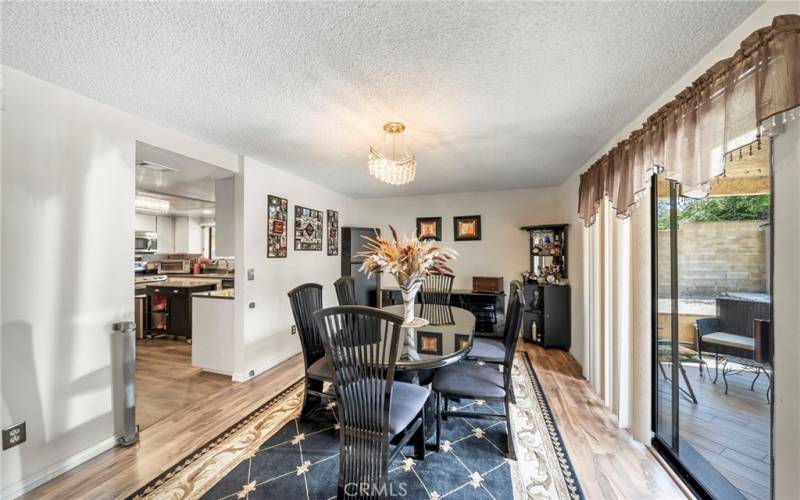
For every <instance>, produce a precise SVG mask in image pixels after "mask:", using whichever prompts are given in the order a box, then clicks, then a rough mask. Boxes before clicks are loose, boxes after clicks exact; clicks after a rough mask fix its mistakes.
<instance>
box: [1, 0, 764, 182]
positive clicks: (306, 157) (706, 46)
mask: <svg viewBox="0 0 800 500" xmlns="http://www.w3.org/2000/svg"><path fill="white" fill-rule="evenodd" d="M759 3H760V2H738V1H726V2H713V1H707V2H582V3H573V2H519V3H517V2H511V3H508V2H491V3H489V2H466V3H460V2H458V3H454V2H430V3H423V2H324V3H323V2H320V3H308V2H297V3H295V2H286V3H283V2H282V3H263V2H249V3H237V2H214V3H192V2H189V3H181V2H178V3H169V2H163V3H162V2H153V3H151V2H140V3H139V2H137V3H132V2H131V3H129V2H114V3H105V2H101V3H93V2H86V3H73V2H55V3H41V2H20V3H15V2H3V4H2V21H3V27H2V51H3V52H2V54H3V58H4V60H3V63H4V64H6V65H9V66H11V67H14V68H17V69H19V70H22V71H24V72H26V73H29V74H31V75H34V76H36V77H39V78H42V79H44V80H47V81H50V82H53V83H55V84H57V85H59V86H62V87H65V88H68V89H70V90H74V91H76V92H78V93H81V94H84V95H87V96H89V97H92V98H94V99H97V100H99V101H102V102H104V103H107V104H110V105H112V106H114V107H117V108H120V109H122V110H125V111H128V112H131V113H133V114H136V115H139V116H141V117H143V118H146V119H148V120H151V121H153V122H155V123H158V124H160V125H163V126H166V127H168V128H171V129H174V130H176V131H180V132H184V133H186V134H189V135H191V136H193V137H195V138H197V139H200V140H202V141H205V142H207V143H209V144H213V145H217V146H220V147H222V148H224V149H226V150H229V151H231V152H235V153H240V154H246V155H249V156H252V157H254V158H256V159H259V160H261V161H263V162H265V163H268V164H271V165H274V166H276V167H278V168H282V169H284V170H287V171H289V172H292V173H294V174H296V175H299V176H301V177H305V178H308V179H311V180H314V181H316V182H318V183H320V184H323V185H327V186H329V187H331V188H333V189H335V190H337V191H340V192H342V193H345V194H348V195H351V196H354V197H376V196H390V195H405V194H418V193H437V192H458V191H473V190H484V189H506V188H519V187H534V186H553V185H557V184H559V183H561V182H562V181H564V180H565V179H566V178H567V177H568V176H569V175H570V174H572V173H573V172H574V171H575V170H577V169H578V168H579V167H580V166H581V165H582V164H584V163H585V162H586V161H588V160H590V159H591V158H590V157H591V156H592V155H593V154H594V153H595V152H596V151H597V149H598V148H600V147H601V146H602V145H603V144H604V143H605V142H607V141H608V140H609V139H610V138H611V137H612V136H613V134H614V133H615V132H617V131H618V130H619V129H620V128H621V127H622V126H624V125H625V124H626V123H628V122H629V121H630V120H631V119H633V118H634V117H635V116H636V115H637V114H638V112H640V111H641V110H642V109H643V108H644V107H645V106H646V105H647V104H649V103H650V102H652V100H653V99H655V98H656V97H658V95H659V94H660V93H661V92H663V90H664V89H666V88H667V87H668V86H669V85H670V84H671V83H672V82H674V81H675V80H676V79H677V78H678V77H680V76H681V75H683V74H684V73H685V72H686V71H688V70H689V68H691V67H692V66H693V65H694V64H695V63H696V62H697V61H698V60H699V59H700V58H701V57H702V56H703V55H704V54H705V53H707V52H708V51H709V50H710V49H711V48H713V47H714V46H715V45H716V44H717V43H718V42H719V41H720V40H721V39H722V38H724V36H725V35H726V34H727V33H729V32H730V31H731V30H732V29H733V28H734V27H735V26H737V25H738V24H739V23H740V22H741V21H742V20H744V18H745V17H747V16H748V15H749V14H750V13H751V12H752V11H753V10H754V9H755V8H756V7H757V6H758V5H759ZM391 120H399V121H403V122H405V123H406V125H407V132H406V137H407V140H408V143H409V146H410V149H411V150H412V151H413V152H414V153H416V155H417V161H418V168H417V179H416V181H415V182H413V183H412V184H410V185H408V186H404V187H394V186H389V185H386V184H382V183H380V182H378V181H377V180H375V179H372V178H371V177H370V176H369V174H368V172H367V154H368V148H369V145H370V144H371V143H377V142H378V141H379V140H380V139H381V137H382V129H381V127H382V125H383V123H384V122H386V121H391Z"/></svg>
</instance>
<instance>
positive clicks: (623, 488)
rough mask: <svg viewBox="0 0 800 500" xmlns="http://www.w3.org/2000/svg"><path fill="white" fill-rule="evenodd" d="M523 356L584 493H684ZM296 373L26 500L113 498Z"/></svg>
mask: <svg viewBox="0 0 800 500" xmlns="http://www.w3.org/2000/svg"><path fill="white" fill-rule="evenodd" d="M521 348H522V349H525V350H527V351H528V352H529V353H530V354H531V355H532V359H533V362H534V366H535V368H536V372H537V374H538V376H539V379H540V381H541V383H542V386H543V388H544V390H545V393H546V394H547V397H548V400H549V401H550V404H551V406H552V409H553V414H554V416H555V418H556V421H557V423H558V426H559V428H560V429H561V434H562V435H563V437H564V441H565V442H566V446H567V448H568V450H569V453H570V456H571V457H572V461H573V463H574V465H575V469H576V472H577V474H578V477H579V479H580V481H581V485H582V486H583V489H584V491H585V493H586V496H587V498H590V499H594V498H603V499H607V498H619V499H634V498H635V499H644V498H658V499H667V498H685V496H684V494H683V492H682V490H681V489H680V488H678V486H677V485H676V484H675V483H674V482H673V480H672V478H671V476H670V475H669V474H668V473H667V471H666V470H664V469H663V468H662V467H661V465H660V464H659V463H658V462H657V461H656V459H655V458H654V457H653V455H652V454H651V453H650V452H649V451H648V450H647V449H646V448H645V447H644V446H642V445H641V444H639V443H636V442H635V441H633V439H632V438H631V437H630V436H629V435H628V433H627V432H625V431H621V430H619V429H617V427H616V425H615V423H614V419H613V417H612V415H611V414H610V413H609V412H608V411H607V410H606V409H605V408H604V407H603V404H602V402H601V401H600V400H599V398H598V397H597V396H596V395H595V394H594V393H593V392H592V390H591V387H590V386H589V384H588V383H587V382H586V380H584V379H583V378H582V377H581V375H580V367H579V366H578V364H577V363H576V362H575V360H574V359H573V358H572V356H570V355H569V354H568V353H565V352H562V351H558V350H544V349H541V348H538V347H534V346H532V345H524V346H522V347H521ZM302 374H303V369H302V358H301V357H300V356H295V357H293V358H291V359H289V360H287V361H285V362H283V363H281V364H280V365H278V366H276V367H274V368H273V369H271V370H269V371H268V372H266V373H264V374H261V375H259V376H258V377H256V378H254V379H252V380H250V381H248V382H245V383H242V384H233V385H232V386H230V387H226V388H225V389H223V390H221V391H219V392H218V393H215V394H212V395H210V396H207V397H205V398H202V399H200V400H198V401H195V402H194V403H192V404H190V405H189V406H187V407H185V408H183V409H181V410H178V411H177V412H176V413H174V414H173V415H172V416H171V417H170V418H168V419H166V420H162V421H160V422H157V423H155V424H153V425H152V426H150V427H149V428H147V429H145V430H144V431H143V432H142V433H141V441H140V442H139V443H138V444H137V445H135V446H133V447H130V448H121V447H118V448H115V449H113V450H110V451H108V452H106V453H104V454H102V455H100V456H98V457H97V458H95V459H94V460H91V461H90V462H87V463H85V464H83V465H81V466H80V467H78V468H76V469H73V470H72V471H70V472H68V473H66V474H64V475H62V476H60V477H58V478H56V479H55V480H53V481H50V482H49V483H47V484H45V485H42V486H41V487H39V488H37V489H36V490H34V491H33V492H31V493H30V494H29V495H28V497H29V498H92V499H102V498H119V497H123V496H125V495H128V494H130V493H132V492H134V491H135V490H136V489H138V488H139V487H141V486H143V485H144V484H145V483H147V482H148V481H149V480H150V479H151V478H153V477H155V476H157V475H158V474H159V473H160V472H162V471H163V470H165V469H167V468H168V467H170V466H171V465H172V464H174V463H175V462H177V461H178V460H179V459H181V458H182V457H184V456H185V455H187V454H188V453H190V452H191V451H194V450H195V449H196V448H197V447H199V446H201V445H202V444H204V443H205V442H206V441H208V440H209V439H211V438H213V437H214V436H216V435H217V434H219V433H220V432H222V431H223V430H225V429H227V428H228V427H229V426H231V425H232V424H233V423H235V422H236V421H237V420H238V419H239V418H241V417H242V416H243V415H245V414H247V413H248V412H250V411H252V410H253V409H255V408H256V407H258V406H259V405H260V404H261V403H263V402H264V401H266V400H268V399H269V398H271V397H273V396H275V395H276V394H277V393H279V392H280V391H281V390H282V389H284V388H285V387H287V386H288V385H289V384H291V383H292V382H294V381H295V380H297V379H298V378H299V377H301V376H302Z"/></svg>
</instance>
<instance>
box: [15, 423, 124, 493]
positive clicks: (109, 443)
mask: <svg viewBox="0 0 800 500" xmlns="http://www.w3.org/2000/svg"><path fill="white" fill-rule="evenodd" d="M119 438H120V436H117V435H114V436H111V437H108V438H106V439H104V440H102V441H100V442H99V443H97V444H95V445H93V446H90V447H89V448H86V449H85V450H83V451H81V452H80V453H76V454H75V455H72V456H71V457H67V458H65V459H64V460H61V461H60V462H56V463H54V464H53V465H50V466H49V467H45V468H44V469H42V470H40V471H39V472H37V473H35V474H31V475H30V476H28V477H26V478H25V479H23V480H22V481H19V482H17V483H14V484H10V485H8V486H6V487H5V488H3V491H2V492H1V493H0V498H4V499H5V498H17V497H19V496H21V495H24V494H25V493H28V492H29V491H31V490H33V489H34V488H36V487H38V486H41V485H43V484H44V483H46V482H47V481H50V480H51V479H54V478H55V477H57V476H60V475H61V474H63V473H65V472H67V471H69V470H71V469H74V468H75V467H77V466H79V465H81V464H82V463H84V462H88V461H89V460H91V459H93V458H94V457H96V456H97V455H100V454H101V453H103V452H106V451H108V450H110V449H111V448H113V447H115V446H116V445H117V441H119Z"/></svg>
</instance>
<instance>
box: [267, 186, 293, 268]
mask: <svg viewBox="0 0 800 500" xmlns="http://www.w3.org/2000/svg"><path fill="white" fill-rule="evenodd" d="M288 227H289V201H288V200H287V199H286V198H281V197H280V196H274V195H271V194H270V195H267V258H268V259H275V258H278V259H285V258H286V256H287V254H288V252H287V248H288V245H287V239H288V237H287V235H288Z"/></svg>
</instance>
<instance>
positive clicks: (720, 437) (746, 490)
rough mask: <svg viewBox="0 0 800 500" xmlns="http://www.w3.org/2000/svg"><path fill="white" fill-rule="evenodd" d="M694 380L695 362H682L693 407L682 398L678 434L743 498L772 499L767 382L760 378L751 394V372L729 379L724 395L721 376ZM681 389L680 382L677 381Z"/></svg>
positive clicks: (763, 377)
mask: <svg viewBox="0 0 800 500" xmlns="http://www.w3.org/2000/svg"><path fill="white" fill-rule="evenodd" d="M710 365H711V376H708V375H706V376H705V377H704V378H700V377H699V376H698V370H697V364H693V363H684V366H685V367H686V373H687V375H688V376H689V382H690V383H691V384H692V389H693V390H694V393H695V396H696V398H697V404H694V403H692V402H691V401H689V400H687V399H685V398H681V399H680V415H679V417H678V418H679V427H680V434H681V436H682V437H683V438H684V439H685V440H686V441H688V442H689V443H690V444H691V445H692V446H693V447H694V448H695V450H697V452H699V453H700V455H702V456H703V457H704V458H705V459H706V460H708V461H709V462H710V463H711V464H712V465H713V466H714V468H716V469H717V470H718V471H719V472H720V473H721V474H722V475H723V476H724V477H725V478H726V479H727V480H728V481H730V482H731V484H733V485H734V486H735V487H736V488H737V489H738V490H739V491H740V492H741V493H742V494H743V495H744V496H745V497H747V498H749V499H758V500H764V499H768V498H770V404H769V402H768V401H767V397H766V392H767V387H768V385H769V382H768V380H767V378H766V377H765V376H764V375H763V374H762V375H761V376H760V377H759V378H758V380H757V381H756V384H755V387H754V390H753V391H751V390H750V384H751V382H752V381H753V378H754V377H755V374H752V373H739V374H735V375H728V385H729V390H728V394H725V384H724V383H723V380H722V375H720V376H719V379H718V380H717V383H716V384H714V383H713V382H712V381H713V376H714V368H713V366H714V364H713V361H711V362H710ZM681 385H682V386H684V382H683V381H681Z"/></svg>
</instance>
